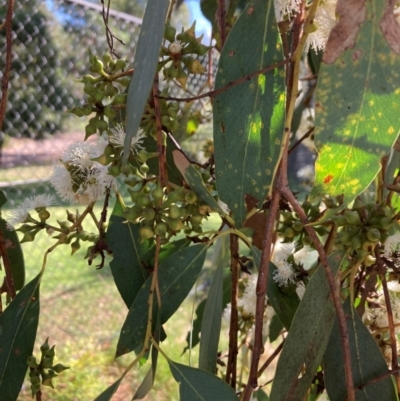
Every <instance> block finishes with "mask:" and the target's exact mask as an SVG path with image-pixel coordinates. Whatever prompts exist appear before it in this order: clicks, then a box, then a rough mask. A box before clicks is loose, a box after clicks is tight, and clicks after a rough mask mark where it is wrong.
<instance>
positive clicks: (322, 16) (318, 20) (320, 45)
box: [304, 0, 337, 53]
mask: <svg viewBox="0 0 400 401" xmlns="http://www.w3.org/2000/svg"><path fill="white" fill-rule="evenodd" d="M336 4H337V0H323V1H321V2H320V4H319V6H318V8H317V12H316V14H315V18H314V30H313V31H312V32H310V34H309V35H308V37H307V41H306V45H305V47H304V52H305V53H307V52H308V51H309V50H310V48H313V49H314V50H315V51H316V52H318V50H323V49H325V45H326V42H327V41H328V37H329V34H330V33H331V30H332V28H333V27H334V26H335V25H336V13H335V10H336Z"/></svg>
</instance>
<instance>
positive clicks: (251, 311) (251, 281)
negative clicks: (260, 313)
mask: <svg viewBox="0 0 400 401" xmlns="http://www.w3.org/2000/svg"><path fill="white" fill-rule="evenodd" d="M256 285H257V275H255V274H254V275H251V276H250V277H249V278H248V279H247V282H246V287H245V290H244V292H243V295H242V296H241V297H240V298H239V299H238V306H239V307H241V308H242V309H243V312H244V313H245V314H247V315H253V316H255V315H256V304H257V294H256Z"/></svg>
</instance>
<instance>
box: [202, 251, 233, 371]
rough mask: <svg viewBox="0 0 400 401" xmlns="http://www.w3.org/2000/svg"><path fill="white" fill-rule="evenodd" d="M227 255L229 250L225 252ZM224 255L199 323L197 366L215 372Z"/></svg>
mask: <svg viewBox="0 0 400 401" xmlns="http://www.w3.org/2000/svg"><path fill="white" fill-rule="evenodd" d="M225 253H226V254H227V255H229V252H227V251H226V252H225ZM225 259H226V258H225V257H224V255H222V257H221V261H220V263H219V264H218V267H217V271H216V272H215V275H214V277H213V280H212V282H211V285H210V289H209V291H208V296H207V300H206V304H205V307H204V313H203V320H202V323H201V337H200V352H199V368H200V369H203V370H207V371H208V372H211V373H215V371H216V364H217V354H218V343H219V335H220V331H221V318H222V295H223V285H222V284H223V278H224V266H225V263H224V262H225Z"/></svg>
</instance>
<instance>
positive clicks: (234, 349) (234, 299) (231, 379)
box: [225, 234, 239, 389]
mask: <svg viewBox="0 0 400 401" xmlns="http://www.w3.org/2000/svg"><path fill="white" fill-rule="evenodd" d="M230 251H231V320H230V324H229V353H228V364H227V369H226V375H225V381H226V382H227V383H229V384H230V385H231V387H232V388H233V389H235V388H236V375H237V354H238V284H239V263H238V253H239V239H238V237H237V236H236V235H234V234H231V235H230Z"/></svg>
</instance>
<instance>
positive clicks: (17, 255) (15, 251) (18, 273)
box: [0, 217, 25, 291]
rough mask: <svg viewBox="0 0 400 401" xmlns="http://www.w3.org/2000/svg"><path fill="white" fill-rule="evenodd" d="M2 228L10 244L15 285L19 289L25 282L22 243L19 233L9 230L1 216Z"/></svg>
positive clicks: (10, 258)
mask: <svg viewBox="0 0 400 401" xmlns="http://www.w3.org/2000/svg"><path fill="white" fill-rule="evenodd" d="M0 230H1V231H2V232H3V236H4V239H5V240H6V241H8V242H9V244H10V246H9V247H7V254H8V259H9V261H10V269H11V274H12V277H13V281H14V287H15V290H16V291H19V290H20V289H21V288H22V287H23V286H24V284H25V261H24V254H23V253H22V249H21V244H20V242H19V239H18V235H17V233H16V232H15V231H14V230H9V229H8V228H7V223H6V221H5V220H4V219H2V218H1V217H0Z"/></svg>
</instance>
